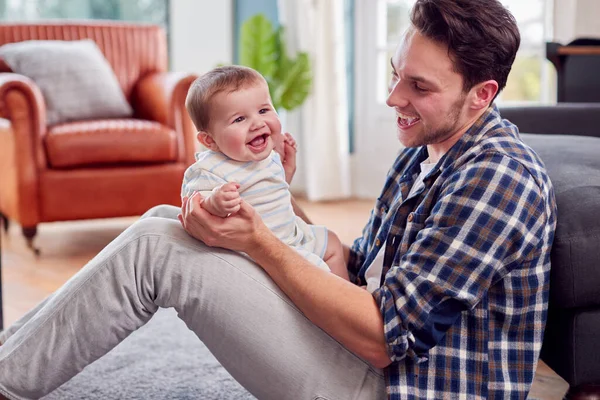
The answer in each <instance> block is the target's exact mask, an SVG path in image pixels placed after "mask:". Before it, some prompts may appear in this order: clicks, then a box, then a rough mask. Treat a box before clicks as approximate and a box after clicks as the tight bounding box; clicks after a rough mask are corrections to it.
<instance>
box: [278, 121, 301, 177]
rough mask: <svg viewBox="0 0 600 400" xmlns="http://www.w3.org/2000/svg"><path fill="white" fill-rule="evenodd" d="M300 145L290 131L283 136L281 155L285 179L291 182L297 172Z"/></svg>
mask: <svg viewBox="0 0 600 400" xmlns="http://www.w3.org/2000/svg"><path fill="white" fill-rule="evenodd" d="M297 150H298V145H297V144H296V140H295V139H294V137H293V136H292V135H290V134H289V133H287V132H286V133H285V135H284V138H283V154H282V155H281V164H282V165H283V171H284V172H285V181H286V182H287V183H288V185H289V184H291V183H292V179H293V178H294V174H295V173H296V152H297Z"/></svg>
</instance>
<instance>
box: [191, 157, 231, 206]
mask: <svg viewBox="0 0 600 400" xmlns="http://www.w3.org/2000/svg"><path fill="white" fill-rule="evenodd" d="M224 183H227V181H226V180H225V179H223V178H221V177H220V176H217V175H215V174H214V173H212V172H210V171H208V170H207V169H206V168H204V167H203V166H202V165H201V163H198V162H196V163H194V164H192V165H191V166H190V167H189V168H188V169H187V170H186V171H185V174H184V176H183V183H182V184H181V198H184V197H186V196H188V197H189V196H190V195H191V194H192V193H193V192H200V194H201V195H202V196H204V197H206V196H208V195H210V194H211V192H212V190H213V189H214V188H216V187H217V186H220V185H222V184H224Z"/></svg>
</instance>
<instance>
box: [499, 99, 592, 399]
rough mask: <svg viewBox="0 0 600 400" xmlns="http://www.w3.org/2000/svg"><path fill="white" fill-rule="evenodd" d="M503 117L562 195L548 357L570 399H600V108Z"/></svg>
mask: <svg viewBox="0 0 600 400" xmlns="http://www.w3.org/2000/svg"><path fill="white" fill-rule="evenodd" d="M500 113H501V115H502V117H503V118H506V119H508V120H510V121H511V122H513V123H514V124H516V125H517V126H518V127H519V130H520V132H521V133H522V138H523V140H524V141H525V142H526V143H528V144H529V145H530V146H531V147H532V148H533V149H534V150H535V151H536V152H537V153H538V154H539V155H540V157H541V158H542V160H543V161H544V163H545V164H546V168H547V170H548V174H549V176H550V179H551V180H552V183H553V185H554V190H555V194H556V202H557V207H558V218H557V228H556V234H555V238H554V244H553V247H552V253H551V257H552V260H551V264H552V265H551V272H550V300H549V312H548V322H547V325H546V331H545V335H544V342H543V346H542V352H541V358H542V359H543V360H544V361H545V362H546V363H547V364H548V366H550V368H552V369H553V370H554V371H555V372H556V373H558V374H559V375H560V376H561V377H562V378H564V379H565V380H566V381H567V382H568V383H569V385H570V389H569V392H568V393H567V398H573V399H575V398H577V399H600V348H598V347H596V346H598V343H600V103H558V104H557V105H554V106H535V107H531V106H530V107H505V108H501V109H500Z"/></svg>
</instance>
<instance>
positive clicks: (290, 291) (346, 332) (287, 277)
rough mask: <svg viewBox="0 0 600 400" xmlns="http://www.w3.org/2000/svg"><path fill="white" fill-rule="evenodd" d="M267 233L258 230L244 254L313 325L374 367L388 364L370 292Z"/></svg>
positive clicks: (380, 327)
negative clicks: (322, 266)
mask: <svg viewBox="0 0 600 400" xmlns="http://www.w3.org/2000/svg"><path fill="white" fill-rule="evenodd" d="M268 233H269V234H268V235H267V232H265V235H261V237H262V239H260V240H258V241H257V242H256V246H253V248H252V249H251V250H250V251H249V253H248V255H249V256H250V257H252V259H253V260H254V261H256V262H257V263H258V264H259V265H260V266H261V267H262V268H263V269H264V270H265V271H266V272H267V273H268V274H269V276H270V277H271V278H272V279H273V281H275V283H276V284H277V285H278V286H279V287H280V288H281V289H282V290H283V291H284V293H285V294H286V295H288V297H290V299H291V300H292V301H293V302H294V304H295V305H296V306H297V307H298V308H299V309H300V310H301V311H302V312H303V313H304V315H306V317H307V318H308V319H310V320H311V321H312V322H313V323H314V324H315V325H317V326H319V327H320V328H322V329H323V330H325V331H326V332H327V333H328V334H329V335H331V336H332V337H333V338H335V339H336V340H338V341H339V342H340V343H342V344H343V345H344V346H345V347H346V348H347V349H349V350H350V351H352V352H353V353H355V354H356V355H358V356H359V357H361V358H363V359H365V360H366V361H368V362H369V363H370V364H372V365H373V366H375V367H377V368H384V367H386V366H388V365H389V364H390V363H391V361H390V359H389V357H388V355H387V347H386V342H385V337H384V332H383V319H382V317H381V314H380V311H379V307H378V306H377V303H376V302H375V300H374V299H373V296H371V294H370V293H369V292H367V291H366V290H364V289H361V288H359V287H358V286H356V285H354V284H352V283H350V282H348V281H346V280H344V279H341V278H339V277H338V276H335V275H333V274H331V273H328V272H326V271H324V270H322V269H319V268H315V267H314V266H313V265H312V264H310V263H309V262H308V261H307V260H305V259H304V258H303V257H301V256H300V255H299V254H298V253H297V252H296V251H294V250H292V249H291V248H290V247H289V246H286V245H285V244H284V243H282V242H281V241H280V240H279V239H277V238H276V237H275V236H274V235H272V234H270V231H268ZM344 253H346V251H345V252H344ZM345 256H346V254H345Z"/></svg>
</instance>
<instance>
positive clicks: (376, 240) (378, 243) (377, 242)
mask: <svg viewBox="0 0 600 400" xmlns="http://www.w3.org/2000/svg"><path fill="white" fill-rule="evenodd" d="M375 246H377V247H379V246H381V240H379V239H375Z"/></svg>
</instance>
